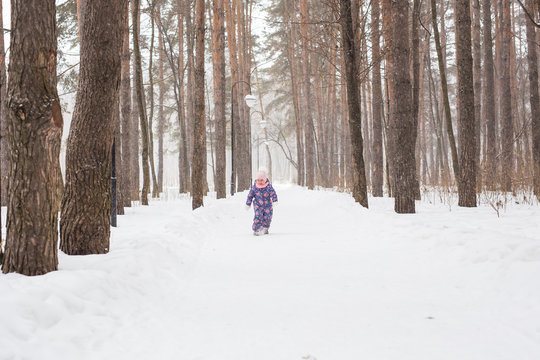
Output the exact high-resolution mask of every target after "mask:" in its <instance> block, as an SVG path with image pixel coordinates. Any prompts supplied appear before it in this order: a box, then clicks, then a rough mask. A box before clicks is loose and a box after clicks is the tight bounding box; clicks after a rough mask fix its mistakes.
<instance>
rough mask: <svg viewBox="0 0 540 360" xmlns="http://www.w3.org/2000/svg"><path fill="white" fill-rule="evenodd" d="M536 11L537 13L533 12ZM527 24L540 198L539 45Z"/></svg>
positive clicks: (536, 180) (536, 189)
mask: <svg viewBox="0 0 540 360" xmlns="http://www.w3.org/2000/svg"><path fill="white" fill-rule="evenodd" d="M526 5H527V8H528V9H529V13H530V14H536V11H538V9H535V4H534V2H533V1H532V0H527V3H526ZM533 9H534V10H536V11H533ZM525 22H526V24H527V61H528V65H529V71H528V73H529V102H530V105H531V119H532V125H531V126H532V143H533V185H534V194H535V195H536V196H537V197H538V198H540V96H539V93H538V55H537V54H538V44H537V42H536V29H535V26H534V24H533V23H532V21H531V20H530V19H525Z"/></svg>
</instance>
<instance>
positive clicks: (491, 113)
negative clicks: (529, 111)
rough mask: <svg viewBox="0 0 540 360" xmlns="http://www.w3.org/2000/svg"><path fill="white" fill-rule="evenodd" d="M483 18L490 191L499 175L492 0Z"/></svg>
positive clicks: (488, 0) (485, 1)
mask: <svg viewBox="0 0 540 360" xmlns="http://www.w3.org/2000/svg"><path fill="white" fill-rule="evenodd" d="M482 18H483V24H484V36H483V39H484V66H483V67H484V81H485V84H484V106H483V108H484V121H485V122H486V130H487V131H486V132H487V135H486V140H487V141H486V145H485V147H486V148H487V149H486V169H485V176H484V179H485V184H486V185H487V188H488V189H489V190H492V189H493V188H494V186H495V177H496V174H497V160H496V157H495V156H496V152H497V150H496V137H495V127H496V121H497V119H496V117H495V116H496V115H495V75H494V65H493V39H492V36H491V0H483V3H482Z"/></svg>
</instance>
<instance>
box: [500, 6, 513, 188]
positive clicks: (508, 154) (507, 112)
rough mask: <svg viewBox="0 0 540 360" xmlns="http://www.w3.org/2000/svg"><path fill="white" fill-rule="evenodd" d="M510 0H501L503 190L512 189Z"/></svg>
mask: <svg viewBox="0 0 540 360" xmlns="http://www.w3.org/2000/svg"><path fill="white" fill-rule="evenodd" d="M510 1H511V0H503V1H502V9H500V11H501V12H502V16H501V32H502V39H501V41H502V49H501V50H502V51H501V77H500V91H501V94H500V98H501V100H500V106H501V128H502V131H501V135H502V141H501V142H502V154H501V155H502V161H501V165H502V174H501V187H502V190H503V191H512V174H513V171H512V170H513V160H514V156H513V154H514V150H513V147H514V141H513V133H514V129H513V121H514V120H513V114H512V96H511V91H512V90H511V75H510V57H511V52H512V49H511V46H512V45H511V44H512V26H511V20H510Z"/></svg>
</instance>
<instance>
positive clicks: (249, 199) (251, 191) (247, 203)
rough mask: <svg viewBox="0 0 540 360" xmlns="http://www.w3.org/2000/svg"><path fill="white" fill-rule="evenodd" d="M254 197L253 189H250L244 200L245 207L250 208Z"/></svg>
mask: <svg viewBox="0 0 540 360" xmlns="http://www.w3.org/2000/svg"><path fill="white" fill-rule="evenodd" d="M254 196H255V187H251V190H249V194H248V197H247V200H246V205H247V206H251V202H252V201H253V197H254Z"/></svg>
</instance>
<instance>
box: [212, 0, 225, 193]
mask: <svg viewBox="0 0 540 360" xmlns="http://www.w3.org/2000/svg"><path fill="white" fill-rule="evenodd" d="M213 6H214V11H213V19H212V21H213V29H212V30H213V31H212V45H213V52H212V61H213V70H214V71H213V79H214V109H215V110H214V112H215V121H216V140H217V141H216V178H215V179H216V180H215V186H214V187H215V189H216V197H217V198H218V199H224V198H226V197H227V186H226V183H227V181H226V176H225V174H226V172H227V171H226V156H225V147H226V144H227V142H226V136H227V134H226V121H225V12H224V7H223V0H213Z"/></svg>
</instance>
